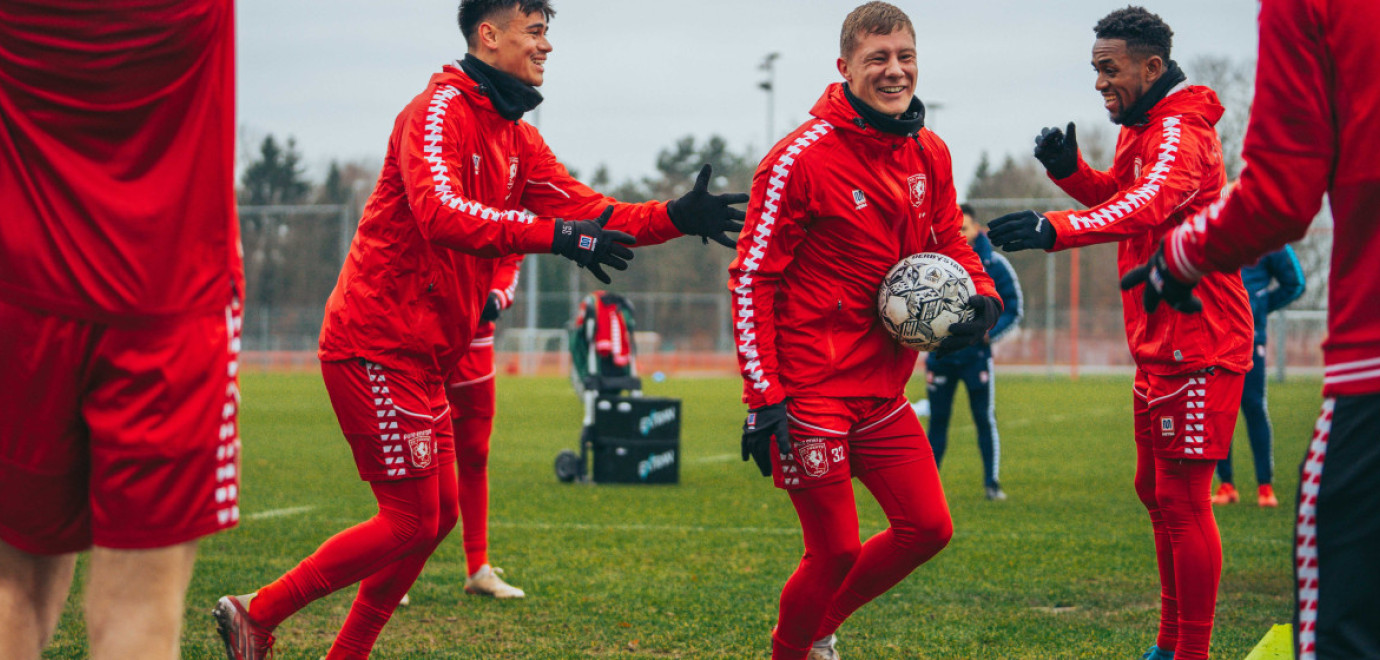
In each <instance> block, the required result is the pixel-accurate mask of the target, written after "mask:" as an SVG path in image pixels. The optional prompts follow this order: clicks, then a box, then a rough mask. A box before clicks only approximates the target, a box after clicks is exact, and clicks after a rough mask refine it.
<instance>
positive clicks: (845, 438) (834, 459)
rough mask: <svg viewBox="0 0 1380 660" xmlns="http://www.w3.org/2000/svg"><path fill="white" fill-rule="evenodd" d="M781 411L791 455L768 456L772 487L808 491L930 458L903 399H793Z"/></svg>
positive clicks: (922, 433)
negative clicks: (783, 457)
mask: <svg viewBox="0 0 1380 660" xmlns="http://www.w3.org/2000/svg"><path fill="white" fill-rule="evenodd" d="M786 410H787V415H788V417H789V419H790V423H791V446H792V448H793V449H794V451H793V453H792V455H791V456H790V458H789V459H788V460H786V461H785V462H784V463H783V462H782V461H781V459H780V456H779V455H778V454H777V452H775V451H773V452H771V455H772V459H771V462H772V470H771V472H772V481H774V482H775V483H776V487H777V488H785V489H786V490H799V489H804V488H814V487H816V486H823V485H826V484H831V483H836V482H839V481H848V480H849V479H851V478H853V477H854V476H857V475H860V474H863V473H865V472H867V471H869V470H876V469H878V468H884V467H890V466H893V465H901V464H904V463H910V462H912V461H918V460H921V459H924V458H925V457H931V458H933V456H934V452H933V450H931V449H930V441H929V440H928V439H927V438H926V437H925V430H924V429H923V428H921V427H920V420H919V419H917V418H916V417H915V411H914V410H913V409H911V407H910V402H909V401H907V400H906V397H905V396H899V397H896V398H895V399H886V398H868V397H859V398H849V399H838V398H830V397H794V398H790V399H787V400H786Z"/></svg>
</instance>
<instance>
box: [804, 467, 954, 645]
mask: <svg viewBox="0 0 1380 660" xmlns="http://www.w3.org/2000/svg"><path fill="white" fill-rule="evenodd" d="M858 479H859V480H860V481H862V482H863V485H864V486H867V489H868V491H869V492H871V493H872V496H873V497H875V498H877V503H878V504H880V505H881V507H882V511H884V512H885V513H886V517H887V520H888V521H889V522H890V523H891V526H890V527H888V528H886V529H884V530H882V531H881V532H880V533H878V534H877V535H875V536H873V537H872V538H870V539H868V540H867V543H864V544H863V546H862V552H861V553H859V555H858V560H857V561H856V562H854V564H853V568H852V569H851V570H849V572H848V576H847V577H845V578H844V580H843V584H842V585H841V586H840V587H839V589H838V591H837V592H835V594H834V596H833V599H832V602H831V603H830V605H829V610H828V612H827V613H826V614H825V617H824V620H823V622H822V623H821V625H820V627H819V629H817V630H816V631H815V633H814V636H813V639H821V638H823V637H826V636H828V635H832V634H833V633H834V632H835V631H836V630H838V627H839V626H840V625H842V624H843V622H844V620H845V619H847V618H848V617H849V616H850V615H852V614H853V612H855V611H857V610H858V608H860V607H862V606H863V605H866V604H867V603H869V602H871V601H872V599H874V598H876V597H878V596H880V595H882V594H884V593H886V592H887V590H889V589H891V588H892V587H894V586H896V584H897V583H898V582H900V581H901V580H904V579H905V578H906V576H907V575H910V574H911V572H912V571H914V570H915V569H916V568H918V567H919V566H920V565H921V564H923V563H925V562H926V561H929V559H930V558H931V557H933V556H935V555H936V554H938V553H939V551H940V550H943V549H944V546H946V545H948V544H949V539H950V538H952V537H953V534H954V525H953V520H952V519H951V518H950V517H949V505H948V503H947V502H946V501H945V500H944V489H943V486H941V485H940V483H939V470H938V469H937V468H936V467H935V464H934V459H933V458H929V457H926V458H925V459H923V460H919V461H914V462H911V463H906V464H904V465H895V466H891V467H887V468H883V469H880V470H873V471H870V472H866V473H864V474H862V475H861V476H860V477H858Z"/></svg>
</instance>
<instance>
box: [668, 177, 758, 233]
mask: <svg viewBox="0 0 1380 660" xmlns="http://www.w3.org/2000/svg"><path fill="white" fill-rule="evenodd" d="M710 169H711V168H710V167H709V164H708V163H706V164H705V166H704V167H701V168H700V175H699V177H697V178H696V179H695V187H694V188H691V189H690V192H688V193H685V194H684V195H682V196H681V198H680V199H675V200H671V201H670V202H667V203H666V213H667V214H668V215H670V216H671V224H673V225H675V226H676V229H679V230H680V233H682V234H687V235H689V236H699V237H701V238H703V239H704V242H705V243H706V244H708V243H709V239H711V238H712V239H714V241H715V242H717V243H718V244H719V245H722V246H724V247H726V248H733V247H736V245H737V243H735V242H734V240H733V239H731V238H729V237H728V235H727V234H725V233H724V232H729V231H732V232H738V231H742V230H743V219H744V218H746V217H747V214H746V213H743V211H742V209H735V208H733V207H732V206H729V204H746V203H747V201H748V196H747V193H728V194H724V195H711V194H709V172H710Z"/></svg>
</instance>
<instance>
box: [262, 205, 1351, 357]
mask: <svg viewBox="0 0 1380 660" xmlns="http://www.w3.org/2000/svg"><path fill="white" fill-rule="evenodd" d="M970 203H971V204H972V205H973V206H974V207H975V208H976V209H977V212H978V216H979V220H982V221H986V220H990V219H991V218H993V217H996V216H997V215H1000V214H1003V213H1006V212H1009V211H1014V210H1019V209H1024V208H1033V209H1035V210H1039V211H1048V210H1058V209H1066V208H1070V207H1072V206H1074V203H1073V202H1072V200H1069V199H1067V198H1029V199H975V200H970ZM240 218H241V223H242V227H243V237H244V246H245V268H246V275H247V279H248V286H247V291H246V296H245V297H246V312H245V334H244V342H245V344H244V345H245V362H246V364H247V365H251V366H260V367H270V368H314V367H315V350H316V344H317V336H318V333H319V332H320V327H321V319H322V311H323V308H324V306H325V302H326V298H327V297H328V296H329V295H330V292H331V289H332V288H333V287H334V286H335V281H336V277H337V275H338V274H339V271H340V265H341V264H342V263H343V261H344V257H345V254H346V251H347V250H348V249H349V244H350V240H351V239H352V238H353V234H354V228H355V225H356V223H357V222H358V218H359V211H358V209H357V207H354V206H351V205H304V206H259V207H253V206H242V207H240ZM1331 237H1332V231H1331V222H1330V215H1329V214H1327V213H1326V210H1325V211H1324V214H1323V216H1321V217H1320V218H1319V220H1318V222H1315V223H1314V227H1313V228H1312V230H1310V232H1309V234H1308V235H1307V237H1305V238H1304V239H1303V240H1301V241H1299V242H1297V243H1295V244H1294V248H1295V250H1296V252H1297V253H1298V255H1299V259H1300V262H1301V263H1302V265H1303V268H1304V272H1305V274H1306V276H1307V278H1308V289H1307V292H1306V293H1305V294H1304V297H1303V298H1302V299H1300V300H1299V301H1297V302H1295V303H1294V304H1293V305H1292V306H1291V307H1290V309H1289V310H1288V311H1287V312H1284V313H1277V314H1275V315H1274V317H1272V320H1271V323H1272V328H1271V347H1270V353H1269V355H1270V362H1271V364H1272V366H1274V367H1275V368H1276V373H1278V374H1280V375H1281V376H1282V375H1283V374H1284V373H1286V372H1287V371H1290V370H1317V369H1319V368H1320V366H1321V364H1322V360H1321V353H1320V351H1319V349H1318V346H1319V344H1320V342H1321V340H1322V338H1323V336H1324V335H1325V330H1326V319H1325V312H1323V311H1321V310H1323V309H1324V308H1325V306H1326V300H1327V264H1328V259H1329V257H1330V253H1331ZM655 250H660V251H661V252H653V251H655ZM695 250H699V251H698V252H695ZM673 253H675V254H674V257H675V258H674V259H673V258H672V254H673ZM643 255H648V256H649V257H650V256H652V255H656V256H655V257H654V258H643ZM1007 257H1008V259H1009V260H1010V261H1011V263H1012V266H1013V267H1014V268H1015V270H1016V272H1017V275H1018V277H1019V279H1020V284H1021V289H1022V294H1023V297H1024V317H1023V319H1022V321H1021V324H1020V329H1019V330H1018V331H1017V332H1015V333H1013V334H1012V335H1010V336H1009V338H1007V339H1005V340H1003V341H1002V342H1001V343H999V344H998V346H997V348H996V352H997V359H998V361H999V362H1000V363H1001V364H1003V365H1007V366H1008V367H1010V368H1012V369H1020V370H1026V371H1033V372H1037V373H1040V372H1043V373H1050V374H1069V373H1073V374H1076V373H1079V372H1095V371H1104V370H1120V371H1125V370H1129V369H1130V368H1131V356H1130V352H1129V351H1128V349H1127V347H1126V339H1125V330H1124V323H1123V319H1122V313H1121V296H1120V291H1119V290H1118V287H1117V282H1118V281H1119V279H1120V275H1119V272H1118V266H1117V252H1116V246H1115V245H1098V246H1092V247H1088V248H1081V249H1078V250H1069V251H1067V252H1060V253H1053V254H1047V253H1044V252H1040V251H1027V252H1018V253H1012V254H1008V255H1007ZM730 258H731V255H730V253H729V252H728V251H727V250H722V249H721V248H720V249H715V248H714V246H712V245H711V246H710V247H708V248H704V247H701V246H700V245H699V242H698V241H694V242H691V241H679V242H677V243H675V244H673V245H671V246H666V247H655V248H647V249H645V250H639V259H638V260H636V261H635V262H634V270H632V271H629V272H628V273H615V275H614V276H615V280H614V286H613V287H609V288H610V289H612V290H615V291H618V292H619V293H621V294H623V295H624V296H626V297H627V298H628V299H629V300H630V301H631V302H632V303H633V306H634V308H635V309H636V322H637V330H638V331H639V333H640V334H639V335H638V340H639V346H638V348H639V351H640V354H641V356H642V358H641V363H642V369H643V371H644V372H645V373H651V372H653V371H657V370H662V371H667V372H674V373H682V374H684V373H723V374H731V373H734V372H735V371H736V358H735V356H734V354H733V338H732V331H731V314H732V299H731V297H730V295H729V292H728V290H727V288H726V286H725V283H724V282H725V278H726V277H727V273H726V270H725V269H726V266H727V263H728V260H729V259H730ZM677 259H678V260H677ZM687 263H690V264H694V265H695V266H696V267H698V268H699V269H700V270H706V268H707V269H708V270H709V271H711V275H712V274H713V273H723V276H722V277H717V278H716V277H714V276H705V275H704V274H703V273H701V274H699V275H698V276H695V277H678V275H679V274H681V273H682V272H684V271H686V270H688V268H689V267H688V266H687ZM639 269H641V270H639ZM657 269H660V271H658V270H657ZM665 271H670V272H665ZM649 283H650V284H649ZM597 284H598V283H597V282H595V281H594V279H593V278H591V277H589V276H588V275H586V274H585V273H584V272H583V271H581V270H579V269H578V268H575V267H574V266H573V265H571V264H570V263H569V262H567V261H566V260H564V259H561V258H559V257H554V256H550V255H532V256H529V257H528V259H527V261H526V262H525V263H524V265H523V269H522V276H521V278H520V280H519V286H518V290H517V296H516V303H515V304H514V306H513V307H512V309H509V310H508V311H507V312H505V314H504V315H503V317H502V318H501V319H500V321H499V335H498V343H497V348H498V351H499V353H500V357H499V362H500V367H501V368H503V369H505V370H507V371H510V372H513V373H555V372H563V371H564V370H565V368H566V366H567V364H568V361H567V360H566V358H565V355H564V353H565V341H564V336H565V335H564V328H566V327H567V326H568V324H569V323H570V320H571V319H572V318H573V317H574V315H575V312H576V310H577V308H578V306H579V303H580V301H581V299H582V298H583V297H584V296H585V295H586V294H588V293H589V292H590V291H592V290H593V289H594V288H596V285H597ZM676 284H683V288H684V289H685V290H683V291H647V290H644V289H645V288H646V287H647V286H649V285H650V286H662V287H664V286H668V285H676ZM784 331H789V329H784Z"/></svg>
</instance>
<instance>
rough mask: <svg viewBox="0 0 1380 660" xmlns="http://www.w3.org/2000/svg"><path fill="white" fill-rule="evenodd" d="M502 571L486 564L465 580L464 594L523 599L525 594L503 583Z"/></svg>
mask: <svg viewBox="0 0 1380 660" xmlns="http://www.w3.org/2000/svg"><path fill="white" fill-rule="evenodd" d="M501 575H503V569H501V568H494V567H492V566H490V565H488V564H484V565H483V566H480V567H479V570H477V571H475V572H474V575H471V576H469V577H467V578H465V593H467V594H475V595H479V596H493V597H494V598H525V597H526V596H527V593H526V592H524V591H523V590H521V589H519V588H517V587H514V586H513V585H511V584H508V583H507V582H504V581H503V578H502V577H499V576H501Z"/></svg>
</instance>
